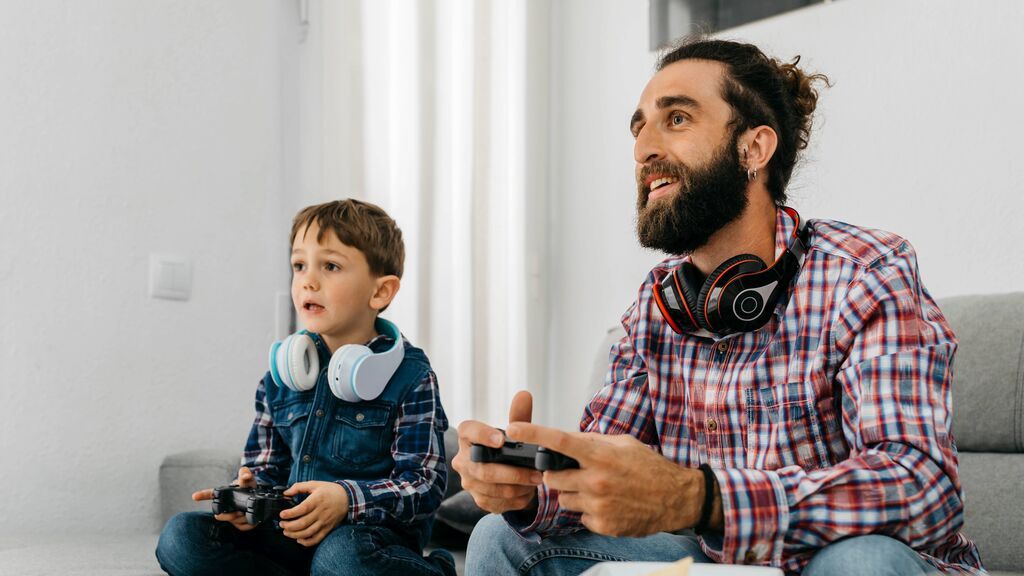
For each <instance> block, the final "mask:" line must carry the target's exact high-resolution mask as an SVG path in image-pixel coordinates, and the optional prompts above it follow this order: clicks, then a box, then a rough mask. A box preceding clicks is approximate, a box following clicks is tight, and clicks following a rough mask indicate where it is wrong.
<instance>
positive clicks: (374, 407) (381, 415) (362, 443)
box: [332, 403, 393, 467]
mask: <svg viewBox="0 0 1024 576" xmlns="http://www.w3.org/2000/svg"><path fill="white" fill-rule="evenodd" d="M390 421H391V406H389V405H385V404H365V403H360V404H340V405H339V406H338V407H337V410H336V411H335V414H334V421H333V422H332V424H333V428H334V430H333V434H332V436H333V438H334V441H333V443H334V449H333V455H334V457H335V458H336V459H337V460H338V461H340V462H341V463H343V464H346V465H348V466H356V467H365V466H367V465H371V464H375V463H380V462H381V461H382V460H383V459H385V458H387V456H388V454H389V450H390V447H391V440H392V436H393V432H392V430H391V426H390Z"/></svg>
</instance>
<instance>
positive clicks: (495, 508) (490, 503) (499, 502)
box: [471, 493, 534, 514]
mask: <svg viewBox="0 0 1024 576" xmlns="http://www.w3.org/2000/svg"><path fill="white" fill-rule="evenodd" d="M471 494H472V495H473V501H474V502H476V505H477V506H479V507H480V508H481V509H482V510H487V511H488V512H493V513H495V514H501V513H502V512H508V511H510V510H523V509H525V508H527V507H529V506H530V502H533V497H534V495H533V494H529V495H526V496H523V497H521V498H513V499H511V500H508V499H505V498H490V497H487V496H484V495H483V494H479V493H471Z"/></svg>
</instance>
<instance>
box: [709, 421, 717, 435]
mask: <svg viewBox="0 0 1024 576" xmlns="http://www.w3.org/2000/svg"><path fill="white" fill-rule="evenodd" d="M708 430H710V431H711V432H714V431H715V430H718V422H715V419H714V418H708Z"/></svg>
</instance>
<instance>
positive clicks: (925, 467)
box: [507, 210, 984, 574]
mask: <svg viewBox="0 0 1024 576" xmlns="http://www.w3.org/2000/svg"><path fill="white" fill-rule="evenodd" d="M776 218H777V222H776V235H775V237H776V255H778V254H781V252H782V250H783V249H784V248H785V242H786V239H788V238H790V237H791V235H792V231H793V226H794V222H793V221H792V219H791V217H790V216H789V215H787V214H786V213H785V212H784V211H782V210H777V217H776ZM810 226H811V239H810V242H809V247H808V248H809V249H808V252H807V255H806V257H805V258H804V261H803V265H802V267H801V270H800V272H799V274H798V276H797V277H796V278H795V280H794V282H793V285H792V286H791V288H790V291H789V298H787V299H786V300H788V303H786V302H782V303H780V304H779V305H778V307H777V308H776V310H775V315H774V316H773V318H772V319H771V320H770V321H769V323H768V324H766V325H765V326H764V327H763V328H761V329H760V330H757V331H756V332H751V333H740V334H733V335H730V336H727V337H724V338H718V337H714V336H713V335H711V334H709V333H707V332H700V333H690V334H684V335H680V334H676V333H675V332H673V331H672V329H671V328H670V327H669V325H668V324H667V323H666V322H665V321H664V320H663V319H662V317H661V313H660V311H659V310H658V308H657V305H656V304H655V302H654V298H653V295H652V286H653V285H654V284H655V283H656V282H659V281H660V280H661V279H662V278H663V277H664V276H665V275H666V274H667V273H668V272H669V271H670V270H671V269H672V268H673V267H674V266H676V265H678V264H679V263H680V262H681V261H682V259H681V258H679V257H673V258H669V259H666V260H664V261H663V262H661V263H660V264H659V265H657V266H656V267H655V268H654V269H653V270H652V271H651V272H650V274H648V276H647V279H646V280H645V281H644V283H643V286H641V287H640V292H639V294H638V296H637V301H636V302H634V304H633V305H632V306H631V307H630V308H629V310H627V311H626V313H625V315H624V316H623V318H622V324H623V326H624V327H625V329H626V336H625V337H624V338H623V339H622V340H621V341H620V342H618V343H617V344H616V345H615V346H613V347H612V350H611V353H610V361H611V367H610V371H609V376H608V380H607V381H606V385H605V387H604V388H603V389H602V390H601V391H600V392H598V393H597V395H596V396H595V397H594V398H593V400H591V402H590V404H589V406H587V408H586V410H585V412H584V415H583V419H582V421H581V423H580V429H581V430H583V431H588V432H600V433H603V434H632V435H633V436H635V437H637V438H639V439H640V440H641V441H642V442H644V443H646V444H649V445H651V446H652V447H654V448H655V449H657V450H658V451H659V452H660V453H661V454H663V455H664V456H665V457H666V458H668V459H670V460H672V461H674V462H678V463H679V465H680V466H686V467H690V468H695V467H697V466H699V465H700V464H701V463H704V462H707V463H709V464H710V465H711V466H712V467H713V468H714V470H715V474H716V476H717V479H718V482H719V484H720V486H721V490H722V505H723V512H724V515H725V529H724V533H723V534H721V535H714V536H705V537H704V538H703V539H702V547H703V548H704V550H705V552H706V553H707V554H708V556H709V557H711V558H712V559H713V560H715V561H718V562H727V563H747V564H762V565H773V566H779V567H781V568H783V569H784V570H786V571H789V572H798V571H800V570H802V569H803V568H804V566H806V564H807V562H808V561H809V560H810V559H811V557H812V556H813V555H814V553H815V552H816V551H817V550H818V549H820V548H822V547H824V546H826V545H828V544H829V543H831V542H834V541H836V540H839V539H840V538H844V537H848V536H857V535H864V534H886V535H890V536H892V537H894V538H896V539H898V540H900V541H902V542H905V543H907V544H909V545H910V546H911V547H912V548H914V549H915V550H917V551H918V552H919V553H920V554H921V556H922V558H924V560H926V561H927V562H928V563H930V564H932V565H934V566H935V567H937V568H938V569H939V570H941V571H942V572H945V573H966V574H983V573H984V570H983V569H982V568H981V560H980V558H979V555H978V551H977V548H976V547H975V546H974V544H973V543H972V542H971V541H970V540H968V539H967V538H966V537H964V536H963V534H961V533H960V532H959V529H960V527H961V525H962V524H963V492H962V490H961V487H960V480H959V476H958V474H957V452H956V447H955V445H954V443H953V436H952V431H951V425H952V416H951V412H950V407H951V405H952V390H951V386H952V362H953V355H954V352H955V351H956V347H957V342H956V338H955V336H954V335H953V332H952V330H951V329H950V328H949V326H948V325H947V323H946V320H945V318H944V317H943V315H942V312H941V311H940V310H939V309H938V307H937V306H936V304H935V302H934V301H933V300H932V298H931V296H930V295H929V294H928V292H927V290H925V288H924V286H923V285H922V283H921V279H920V276H919V272H918V267H917V258H916V255H915V253H914V249H913V248H912V247H911V245H910V243H909V242H907V241H906V240H904V239H903V238H900V237H899V236H896V235H895V234H891V233H888V232H883V231H880V230H870V229H865V228H859V227H855V226H851V225H849V224H845V223H841V222H835V221H827V220H816V221H811V222H810ZM538 501H539V509H538V512H537V516H536V518H535V519H533V521H532V523H531V522H529V521H527V522H525V523H522V524H520V523H519V522H517V521H516V520H517V518H516V517H515V515H509V516H507V517H508V518H509V520H510V522H511V524H512V525H513V526H516V527H517V528H518V529H519V531H520V532H521V533H522V534H523V535H524V536H526V537H528V538H537V536H546V535H554V534H559V533H566V532H571V531H574V530H577V529H580V527H581V525H580V523H579V515H578V514H576V513H573V512H570V511H567V510H564V509H561V508H560V507H559V506H558V493H557V491H556V490H549V489H547V488H546V487H544V486H543V485H542V486H541V487H540V489H539V494H538ZM518 520H522V518H521V517H519V518H518Z"/></svg>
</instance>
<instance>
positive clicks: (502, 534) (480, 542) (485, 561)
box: [466, 514, 522, 574]
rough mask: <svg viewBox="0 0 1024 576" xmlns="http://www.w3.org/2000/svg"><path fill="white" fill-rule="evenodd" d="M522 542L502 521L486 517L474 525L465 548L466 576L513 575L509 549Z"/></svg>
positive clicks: (496, 515) (511, 549)
mask: <svg viewBox="0 0 1024 576" xmlns="http://www.w3.org/2000/svg"><path fill="white" fill-rule="evenodd" d="M521 542H522V539H521V538H520V537H519V535H517V534H516V533H515V532H514V531H513V530H512V528H511V527H509V525H508V523H507V522H505V519H504V518H502V517H501V516H500V515H498V514H489V515H487V516H484V517H483V518H481V519H480V521H479V522H477V524H476V527H475V528H473V533H472V534H471V535H470V537H469V545H468V546H467V548H466V573H467V574H505V573H514V572H515V570H514V567H513V558H512V552H513V548H512V546H513V545H515V544H519V543H521Z"/></svg>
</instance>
